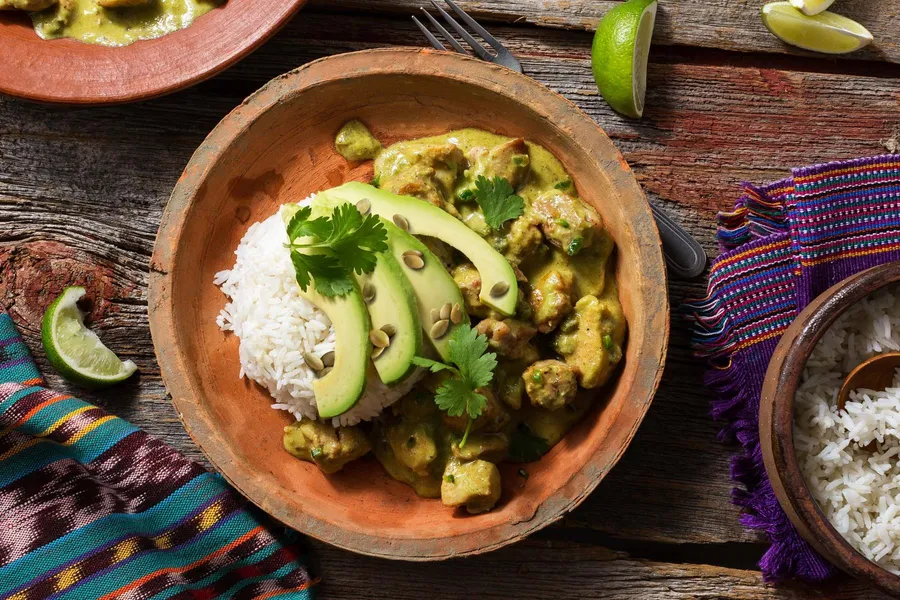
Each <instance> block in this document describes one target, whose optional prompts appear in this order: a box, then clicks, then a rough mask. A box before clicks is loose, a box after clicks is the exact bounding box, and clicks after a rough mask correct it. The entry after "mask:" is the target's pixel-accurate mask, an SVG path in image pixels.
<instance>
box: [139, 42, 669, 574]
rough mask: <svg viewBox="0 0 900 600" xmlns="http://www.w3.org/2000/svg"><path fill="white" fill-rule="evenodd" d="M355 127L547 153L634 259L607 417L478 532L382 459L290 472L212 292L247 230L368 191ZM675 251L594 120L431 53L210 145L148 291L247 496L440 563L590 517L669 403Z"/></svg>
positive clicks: (312, 77)
mask: <svg viewBox="0 0 900 600" xmlns="http://www.w3.org/2000/svg"><path fill="white" fill-rule="evenodd" d="M350 118H361V119H362V120H363V121H364V122H365V123H366V124H368V125H369V126H370V127H371V129H372V131H373V133H374V134H375V135H376V136H377V137H379V138H380V139H381V140H382V141H383V142H386V143H391V142H393V141H396V140H398V139H406V138H411V137H418V136H424V135H431V134H438V133H443V132H447V131H449V130H451V129H454V128H460V127H481V128H484V129H488V130H491V131H495V132H498V133H501V134H506V135H521V136H526V137H527V138H528V139H530V140H532V141H534V142H537V143H539V144H542V145H544V146H545V147H547V148H548V149H549V150H551V151H552V152H553V153H554V154H555V155H556V156H557V157H559V158H560V159H561V160H562V162H563V163H564V164H565V166H566V167H567V168H568V170H569V172H570V173H571V174H572V176H573V179H574V181H575V182H576V185H577V187H578V191H579V193H580V194H581V196H582V197H583V198H584V199H585V200H587V201H588V202H590V203H591V204H593V205H594V206H596V207H597V209H598V210H599V212H600V214H601V215H602V217H603V219H604V221H605V224H606V226H607V228H608V229H609V230H610V231H611V233H612V236H613V237H614V238H615V241H616V244H617V247H618V259H617V260H618V280H619V282H620V283H621V288H622V289H621V291H620V296H621V299H622V303H623V308H624V311H625V315H626V317H627V319H628V324H629V333H628V345H627V350H626V355H625V360H624V363H623V366H622V368H621V369H620V371H621V372H620V374H619V377H618V378H617V379H616V380H615V381H614V382H613V383H611V384H610V385H609V386H608V387H607V389H604V390H603V391H602V392H601V393H602V394H603V396H604V401H601V402H598V407H597V409H596V410H594V411H593V412H592V413H590V414H589V416H588V417H586V418H585V419H584V421H583V422H582V423H580V424H579V426H578V427H576V428H575V429H573V430H572V431H571V432H570V433H569V434H568V435H567V436H566V437H565V439H564V440H563V441H562V442H561V443H560V444H558V445H557V446H556V447H555V448H553V450H552V451H551V452H550V453H549V454H547V455H546V456H545V457H543V458H542V459H541V461H540V462H537V463H532V464H530V465H527V469H528V471H529V474H530V477H529V478H528V480H527V481H525V480H523V479H522V478H521V477H518V476H517V475H516V471H517V470H518V468H519V465H512V464H505V465H501V472H502V474H503V482H504V489H503V496H502V498H501V501H500V503H499V504H498V506H497V508H496V509H495V510H493V511H491V512H489V513H487V514H484V515H479V516H475V517H472V516H464V515H463V514H461V513H460V512H454V511H453V510H450V509H448V508H447V507H445V506H443V505H442V504H441V503H440V501H439V500H422V499H420V498H418V497H416V495H415V494H414V493H413V491H412V490H411V489H410V488H409V487H407V486H405V485H403V484H401V483H399V482H397V481H394V480H393V479H391V478H390V477H388V476H387V475H386V474H385V473H384V471H383V470H382V469H381V467H380V466H379V465H378V463H377V462H376V461H375V460H374V459H373V458H368V459H364V460H361V461H357V462H354V463H351V464H350V465H349V466H348V467H347V468H346V469H345V470H344V471H343V472H342V473H340V474H338V475H336V476H331V477H326V476H324V475H322V474H321V473H320V472H319V471H318V469H317V468H316V467H315V466H313V465H311V464H309V463H306V462H302V461H300V460H297V459H295V458H293V457H292V456H290V455H289V454H287V452H285V451H284V450H283V449H282V446H281V437H282V435H281V432H282V428H283V427H284V425H287V424H288V423H289V421H290V417H289V416H288V415H287V414H286V413H283V412H278V411H274V410H272V409H271V408H270V400H269V397H268V395H267V394H266V392H265V391H264V390H262V389H260V388H258V387H256V386H255V385H253V384H249V383H246V382H244V381H239V380H238V378H237V375H238V370H239V361H238V340H237V339H236V338H235V337H233V336H231V335H225V334H223V333H222V332H220V331H219V330H218V329H217V327H216V324H215V318H216V315H217V314H218V312H219V310H220V309H221V308H222V306H223V305H224V303H225V297H224V296H223V295H222V293H221V292H220V291H219V290H218V289H217V288H216V287H215V286H214V285H213V283H212V282H213V275H214V274H215V273H216V272H217V271H219V270H221V269H226V268H230V267H231V266H232V264H233V262H234V249H235V247H236V246H237V243H238V241H239V240H240V238H241V237H242V236H243V235H244V233H245V232H246V230H247V228H248V227H249V226H250V224H252V223H253V222H255V221H260V220H262V219H265V218H267V217H268V216H270V215H271V214H272V213H273V212H274V211H275V210H276V208H277V207H278V206H279V205H280V204H282V203H284V202H288V201H295V200H299V199H302V198H304V197H306V196H307V195H308V194H310V193H311V192H315V191H318V190H321V189H325V188H328V187H331V186H335V185H338V184H340V183H342V182H345V181H348V180H351V179H356V180H361V181H368V180H369V179H370V178H371V176H372V167H371V163H367V164H350V163H348V162H347V161H346V160H344V159H343V158H341V157H340V156H339V155H338V154H337V153H336V152H335V151H334V149H333V145H332V144H333V140H334V136H335V134H336V133H337V130H338V129H339V127H340V126H341V125H342V124H343V123H344V122H345V121H346V120H348V119H350ZM668 319H669V310H668V299H667V293H666V278H665V270H664V263H663V258H662V254H661V251H660V243H659V236H658V234H657V231H656V226H655V225H654V222H653V217H652V215H651V213H650V209H649V206H648V204H647V202H646V200H645V198H644V196H643V194H642V193H641V190H640V187H639V186H638V184H637V182H636V181H635V179H634V177H633V175H632V173H631V171H630V170H629V168H628V165H627V164H626V163H625V161H624V160H623V159H622V156H621V155H620V154H619V152H618V151H617V150H616V149H615V147H614V146H613V144H612V143H611V142H610V140H609V139H608V138H607V137H606V135H604V133H603V131H602V130H600V129H599V128H598V127H597V126H596V125H595V124H594V123H593V122H592V121H591V120H590V119H589V118H588V117H587V116H586V115H584V114H583V113H582V112H581V111H579V110H578V109H577V108H576V107H575V106H574V105H572V104H571V103H569V102H568V101H566V100H565V99H564V98H562V97H561V96H559V95H557V94H555V93H553V92H551V91H549V90H548V89H547V88H545V87H543V86H541V85H540V84H538V83H537V82H535V81H533V80H531V79H529V78H527V77H524V76H522V75H519V74H517V73H514V72H512V71H509V70H507V69H505V68H503V67H499V66H496V65H491V64H489V63H486V62H482V61H479V60H474V59H469V58H466V57H462V56H460V55H458V54H449V53H444V52H434V51H426V50H412V49H407V50H370V51H365V52H357V53H352V54H344V55H340V56H335V57H331V58H326V59H323V60H320V61H316V62H314V63H311V64H309V65H306V66H305V67H303V68H301V69H298V70H296V71H293V72H291V73H288V74H286V75H284V76H282V77H279V78H277V79H275V80H273V81H272V82H270V83H269V84H268V85H266V86H265V87H264V88H263V89H262V90H260V91H259V92H257V93H256V94H254V95H253V96H251V97H250V98H249V99H248V100H247V101H246V102H245V103H244V104H243V105H241V106H240V107H238V108H237V109H236V110H235V111H234V112H232V113H231V114H230V115H228V117H226V118H225V120H223V121H222V122H221V123H220V124H219V126H218V127H217V128H216V129H215V130H214V131H213V132H212V134H210V136H209V138H207V140H206V141H205V142H204V143H203V145H202V146H201V147H200V149H199V150H198V151H197V153H196V154H195V155H194V157H193V158H192V159H191V162H190V163H189V164H188V166H187V169H186V170H185V172H184V175H183V176H182V178H181V180H180V181H179V182H178V185H177V186H176V188H175V191H174V192H173V194H172V198H171V199H170V200H169V204H168V206H167V208H166V212H165V214H164V216H163V219H162V224H161V226H160V231H159V235H158V238H157V240H156V248H155V249H154V253H153V259H152V268H151V274H150V324H151V330H152V333H153V341H154V346H155V348H156V353H157V357H158V359H159V364H160V366H161V368H162V373H163V377H164V379H165V382H166V385H167V386H168V389H169V392H170V393H171V395H172V398H173V401H174V403H175V406H176V408H177V410H178V412H179V414H180V415H181V418H182V420H183V421H184V424H185V427H186V428H187V430H188V431H189V432H190V434H191V435H192V436H193V438H194V440H195V441H196V442H197V444H198V445H199V446H200V447H201V448H202V449H203V451H204V452H206V454H207V456H208V457H209V459H210V460H211V461H212V463H213V464H215V465H216V467H217V468H218V469H219V470H220V471H221V472H222V473H223V474H224V475H225V477H226V478H227V479H228V480H229V481H230V482H231V483H232V484H234V486H235V487H237V488H238V489H239V490H240V491H241V492H242V493H243V494H245V495H246V496H247V497H248V498H250V499H251V500H252V501H253V502H255V503H256V504H257V505H259V506H260V507H261V508H263V509H264V510H266V511H267V512H269V513H270V514H271V515H273V516H274V517H276V518H277V519H279V520H280V521H282V522H284V523H286V524H288V525H290V526H292V527H294V528H296V529H298V530H300V531H302V532H304V533H308V534H310V535H312V536H314V537H316V538H319V539H321V540H324V541H326V542H330V543H332V544H334V545H336V546H340V547H343V548H347V549H349V550H354V551H356V552H360V553H364V554H370V555H375V556H382V557H387V558H396V559H406V560H438V559H443V558H448V557H451V556H459V555H466V554H474V553H478V552H485V551H488V550H492V549H495V548H499V547H500V546H503V545H505V544H508V543H510V542H513V541H515V540H518V539H521V538H523V537H524V536H526V535H528V534H529V533H531V532H533V531H535V530H537V529H540V528H541V527H543V526H545V525H547V524H548V523H551V522H553V521H555V520H557V519H559V518H560V517H561V516H562V515H563V514H564V513H565V512H567V511H569V510H571V509H573V508H575V507H576V506H577V505H578V504H579V503H580V502H581V501H582V500H584V498H585V497H586V496H587V495H588V494H589V493H590V492H591V490H593V489H594V487H595V486H596V485H597V484H598V483H599V482H600V480H601V479H603V477H604V476H605V475H606V474H607V473H608V472H609V470H610V469H611V468H612V467H613V465H614V464H615V463H616V461H617V460H618V459H619V457H620V456H621V455H622V453H623V452H624V451H625V448H626V447H627V446H628V443H629V441H630V440H631V438H632V436H633V435H634V432H635V430H636V429H637V427H638V425H639V424H640V422H641V419H642V418H643V416H644V414H645V413H646V411H647V408H648V407H649V406H650V401H651V399H652V397H653V394H654V392H655V390H656V386H657V383H658V381H659V377H660V374H661V373H662V368H663V361H664V357H665V353H666V344H667V338H668V330H669V325H668Z"/></svg>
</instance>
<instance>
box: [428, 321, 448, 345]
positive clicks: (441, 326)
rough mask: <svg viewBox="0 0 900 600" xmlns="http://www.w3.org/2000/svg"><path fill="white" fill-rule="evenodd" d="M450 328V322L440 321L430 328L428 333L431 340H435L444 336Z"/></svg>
mask: <svg viewBox="0 0 900 600" xmlns="http://www.w3.org/2000/svg"><path fill="white" fill-rule="evenodd" d="M449 327H450V321H448V320H447V319H441V320H440V321H438V322H437V323H435V324H434V325H432V326H431V331H430V332H429V333H430V335H431V339H434V340H437V339H440V338H441V337H443V336H444V334H445V333H447V329H449Z"/></svg>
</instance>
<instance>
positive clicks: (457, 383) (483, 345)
mask: <svg viewBox="0 0 900 600" xmlns="http://www.w3.org/2000/svg"><path fill="white" fill-rule="evenodd" d="M447 348H448V354H449V355H450V362H452V363H453V365H455V366H451V365H448V364H445V363H442V362H438V361H436V360H431V359H429V358H422V357H419V356H416V357H415V358H413V364H414V365H416V366H417V367H424V368H426V369H429V370H430V371H431V372H432V373H437V372H439V371H450V372H451V373H453V375H454V377H452V378H450V379H447V380H446V381H444V383H442V384H441V386H440V387H439V388H438V389H437V392H436V394H435V397H434V402H435V403H436V404H437V405H438V408H440V409H441V410H443V411H446V413H447V414H448V415H450V416H451V417H459V416H462V415H463V414H465V415H466V416H467V417H468V419H469V422H468V423H467V424H466V432H465V433H464V434H463V437H462V440H461V441H460V442H459V447H460V448H462V447H463V446H465V445H466V440H467V439H469V431H471V429H472V422H473V421H474V420H475V419H477V418H478V417H479V416H480V415H481V413H482V411H483V410H484V407H485V406H486V405H487V398H485V397H484V396H483V395H482V394H479V393H478V392H476V391H475V390H477V389H478V388H481V387H484V386H486V385H488V384H490V383H491V380H493V378H494V369H496V368H497V355H496V354H494V353H493V352H487V348H488V341H487V338H486V337H485V336H483V335H481V334H479V333H478V332H477V331H475V330H474V329H472V327H471V326H470V325H469V324H467V323H464V324H462V325H459V326H457V327H456V329H454V330H453V333H452V334H451V335H450V340H449V341H448V342H447Z"/></svg>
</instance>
